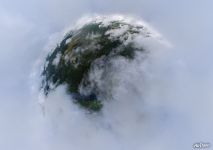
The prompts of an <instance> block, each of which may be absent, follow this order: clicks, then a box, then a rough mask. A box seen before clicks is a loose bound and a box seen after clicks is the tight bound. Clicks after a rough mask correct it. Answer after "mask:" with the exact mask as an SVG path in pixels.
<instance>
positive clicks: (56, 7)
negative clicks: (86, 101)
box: [0, 0, 213, 150]
mask: <svg viewBox="0 0 213 150" xmlns="http://www.w3.org/2000/svg"><path fill="white" fill-rule="evenodd" d="M0 2H1V6H0V20H1V21H0V28H1V31H0V33H1V34H0V44H1V50H0V70H1V75H0V77H1V78H0V83H1V84H0V91H1V92H0V133H1V135H0V149H4V150H13V149H18V150H19V149H20V150H21V149H22V150H25V149H32V150H33V149H41V150H59V149H62V150H66V149H75V150H84V149H89V150H90V149H103V150H104V149H112V150H120V149H122V150H130V149H134V150H141V149H147V150H153V149H160V150H161V149H166V150H167V149H174V150H176V149H184V150H185V149H186V150H188V149H193V147H192V145H193V144H194V143H197V142H206V143H212V141H213V136H212V133H213V130H212V126H213V118H212V117H211V114H212V113H213V112H212V107H213V101H212V99H213V94H212V89H213V70H212V67H211V64H212V63H213V61H212V58H213V52H212V48H213V46H212V43H211V42H212V41H211V38H212V33H213V29H212V26H213V21H212V19H211V18H213V15H212V13H211V11H212V6H213V2H212V1H210V0H204V1H192V0H188V1H184V0H179V1H177V0H174V1H169V0H161V1H155V0H149V1H148V0H132V1H130V0H126V1H121V0H117V1H116V2H115V1H112V0H109V1H103V0H92V1H83V0H79V1H68V0H62V1H56V0H53V1H50V0H46V1H41V0H31V1H26V0H19V1H12V0H7V1H5V0H0ZM117 13H118V14H123V15H131V16H134V17H136V18H139V19H140V20H145V21H146V22H148V24H149V25H150V26H152V28H154V29H155V30H157V31H158V32H159V33H160V34H161V35H162V38H164V39H166V40H167V41H168V42H169V47H168V46H166V47H156V46H154V48H153V47H152V45H151V47H149V48H150V49H152V51H151V53H150V55H149V57H148V58H147V59H146V61H140V60H141V57H142V56H140V55H139V56H138V58H137V59H136V60H135V61H134V62H133V63H130V64H128V65H125V66H126V68H125V69H122V66H123V65H124V64H126V63H127V62H125V61H123V60H118V61H117V63H116V66H117V67H118V68H120V70H119V71H117V72H116V75H117V76H118V77H119V84H118V86H117V87H116V89H115V91H114V93H113V94H114V98H115V100H114V101H111V102H109V103H106V104H105V106H104V109H103V111H102V113H101V114H94V115H88V114H86V113H85V112H84V111H83V110H82V109H79V108H78V107H77V106H76V105H74V104H73V103H72V101H71V100H70V97H69V96H68V95H67V94H66V93H65V87H63V86H62V87H59V88H57V90H56V91H55V92H54V93H52V94H51V95H50V96H49V97H48V99H47V100H46V101H45V102H44V101H43V100H42V98H41V97H42V96H40V93H39V91H38V83H39V81H38V75H39V73H38V72H37V71H38V68H39V67H42V66H39V65H40V64H41V63H40V61H43V58H45V54H46V53H47V52H48V51H50V50H51V49H52V48H53V47H54V46H55V45H56V44H57V42H59V41H60V39H61V36H62V34H63V33H64V31H65V30H67V28H69V27H71V26H73V24H75V22H76V21H77V20H79V19H80V18H81V17H83V16H85V15H86V16H87V15H93V14H104V15H108V14H117ZM149 46H150V45H149ZM135 64H137V65H135ZM116 66H115V67H116ZM124 81H128V82H124ZM134 89H137V90H134ZM129 100H131V103H129ZM44 108H45V110H44Z"/></svg>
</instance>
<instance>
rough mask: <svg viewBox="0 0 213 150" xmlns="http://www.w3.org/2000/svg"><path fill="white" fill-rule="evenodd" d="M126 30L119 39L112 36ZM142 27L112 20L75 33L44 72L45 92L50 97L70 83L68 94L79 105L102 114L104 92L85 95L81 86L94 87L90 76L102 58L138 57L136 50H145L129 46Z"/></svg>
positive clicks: (62, 44)
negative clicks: (100, 96) (63, 85)
mask: <svg viewBox="0 0 213 150" xmlns="http://www.w3.org/2000/svg"><path fill="white" fill-rule="evenodd" d="M124 27H125V28H127V29H126V30H125V32H121V34H120V35H119V36H116V35H115V36H113V34H110V33H113V32H115V30H119V29H121V30H122V28H124ZM142 28H143V27H141V26H133V25H130V24H127V23H125V22H121V21H112V22H109V24H108V25H103V24H102V23H101V22H99V23H97V22H91V23H89V24H86V25H84V26H83V27H82V28H80V29H77V30H73V31H71V32H70V33H68V34H67V35H66V36H65V38H64V39H63V40H62V42H61V43H60V44H59V45H58V46H57V47H56V48H55V49H54V51H53V52H52V53H51V54H49V55H48V56H47V58H46V63H47V65H45V67H44V70H43V73H42V76H43V81H42V88H43V90H44V93H45V94H46V95H48V93H49V91H50V90H53V89H54V88H56V87H57V86H59V85H61V84H66V85H67V87H68V89H67V90H68V92H69V93H70V94H71V95H72V97H73V99H74V100H75V102H76V103H77V104H79V105H80V106H82V107H84V108H86V109H88V110H90V111H99V110H100V109H101V108H102V106H103V104H102V100H100V99H98V95H99V94H100V93H99V92H100V91H98V89H94V90H92V92H91V93H89V94H86V95H85V94H82V93H81V92H80V90H79V87H80V86H82V87H86V86H88V85H89V84H91V83H90V82H91V81H89V80H88V79H87V78H88V73H89V71H90V69H91V67H92V65H94V61H95V60H97V59H98V58H101V57H104V58H105V59H104V60H105V61H106V62H107V61H109V60H110V59H111V58H116V57H124V58H126V59H129V60H131V59H133V58H134V56H135V51H142V50H143V49H142V48H140V49H139V48H136V47H134V43H133V42H128V43H125V41H127V40H130V39H132V38H134V36H136V35H137V34H139V33H140V31H141V29H142ZM109 32H110V33H109ZM130 35H131V36H130ZM57 59H58V61H57V62H55V61H56V60H57ZM51 85H54V86H51Z"/></svg>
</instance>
